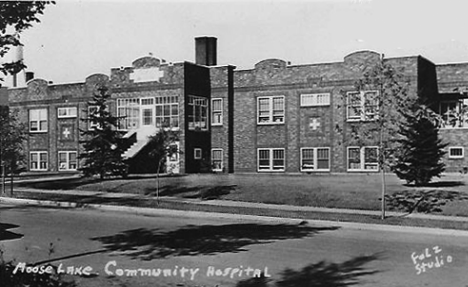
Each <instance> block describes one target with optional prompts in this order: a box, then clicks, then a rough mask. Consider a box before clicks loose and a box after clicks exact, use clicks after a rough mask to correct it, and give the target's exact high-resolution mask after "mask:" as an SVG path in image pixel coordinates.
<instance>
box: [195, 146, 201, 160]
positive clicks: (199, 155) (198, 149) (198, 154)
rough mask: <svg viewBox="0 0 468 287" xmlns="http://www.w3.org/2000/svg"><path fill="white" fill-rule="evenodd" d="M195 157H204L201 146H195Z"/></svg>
mask: <svg viewBox="0 0 468 287" xmlns="http://www.w3.org/2000/svg"><path fill="white" fill-rule="evenodd" d="M193 158H194V159H202V149H201V148H194V149H193Z"/></svg>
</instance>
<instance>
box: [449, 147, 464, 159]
mask: <svg viewBox="0 0 468 287" xmlns="http://www.w3.org/2000/svg"><path fill="white" fill-rule="evenodd" d="M464 157H465V149H464V148H463V147H458V146H457V147H449V158H450V159H457V158H464Z"/></svg>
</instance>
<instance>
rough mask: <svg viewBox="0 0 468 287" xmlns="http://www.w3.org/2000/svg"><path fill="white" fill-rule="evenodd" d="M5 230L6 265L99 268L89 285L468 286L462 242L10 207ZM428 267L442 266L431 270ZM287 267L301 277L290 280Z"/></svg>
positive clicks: (467, 242)
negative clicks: (260, 276)
mask: <svg viewBox="0 0 468 287" xmlns="http://www.w3.org/2000/svg"><path fill="white" fill-rule="evenodd" d="M2 226H3V228H9V229H7V232H5V231H4V232H2V230H1V229H0V236H3V238H7V239H8V240H2V241H0V245H1V246H2V249H3V251H4V257H5V258H6V259H15V260H16V262H28V263H37V262H44V261H49V260H54V259H59V260H56V261H52V263H53V264H54V265H56V266H58V265H59V264H60V263H61V264H62V268H63V269H64V270H66V268H67V267H69V268H70V267H75V271H77V269H78V270H80V269H79V268H80V267H82V269H81V272H83V270H85V268H86V267H87V266H89V267H88V268H87V269H86V270H87V271H89V273H92V274H94V276H91V277H85V276H73V278H74V279H75V280H76V281H77V282H78V283H79V286H100V287H105V286H152V287H154V286H216V285H219V286H235V285H236V283H237V282H239V281H241V280H245V279H248V278H250V277H252V275H253V273H254V272H255V270H254V271H252V270H250V269H248V267H250V268H252V269H258V272H259V271H262V272H265V268H267V275H271V278H269V279H271V280H273V281H277V280H286V281H289V282H296V283H291V284H292V285H289V286H301V285H299V284H298V283H297V281H294V280H298V279H297V278H307V280H308V281H309V282H315V283H316V285H313V284H312V283H309V284H307V285H304V286H338V283H342V282H345V283H348V284H349V283H352V282H353V281H356V282H359V284H358V285H357V286H438V287H439V286H468V272H467V271H468V237H462V236H447V235H423V234H415V233H403V232H395V231H365V230H358V229H350V228H337V227H335V226H333V225H328V226H323V225H317V224H314V223H313V222H311V223H309V224H304V225H300V224H298V221H297V220H295V221H291V223H289V224H285V223H284V222H283V223H278V222H265V221H253V220H249V221H239V220H226V219H219V218H212V217H210V218H204V219H200V218H184V217H174V216H164V217H161V216H137V215H132V214H126V213H115V212H100V211H95V210H89V209H57V208H39V207H23V206H7V205H0V228H2ZM15 226H17V227H15ZM12 234H15V235H16V237H18V236H20V235H22V237H21V238H16V239H14V238H15V237H14V236H12ZM0 239H1V237H0ZM412 255H413V257H414V260H413V259H412ZM428 255H429V256H430V257H429V256H428ZM418 256H419V257H420V258H422V257H423V256H424V257H425V258H424V259H422V260H420V259H419V258H416V257H418ZM436 257H437V260H436ZM60 258H62V259H60ZM442 260H443V263H442ZM449 261H450V262H449ZM415 263H416V264H419V265H416V264H415ZM422 263H427V264H430V265H431V266H432V268H429V267H426V268H425V269H426V270H425V272H423V268H422ZM431 263H432V264H431ZM106 266H107V268H106ZM306 266H308V268H305V269H304V267H306ZM435 266H438V267H435ZM228 268H229V269H228ZM286 268H289V269H292V270H293V271H294V272H291V273H290V276H289V277H287V278H286V277H285V276H284V275H283V271H284V270H285V269H286ZM91 269H92V270H91ZM158 269H166V270H165V271H166V273H165V274H164V271H163V270H161V274H159V275H158V273H157V271H158ZM218 269H219V271H218V272H217V273H216V271H215V270H218ZM120 270H122V271H120ZM125 270H129V271H128V272H130V273H128V275H129V276H126V275H127V274H126V273H125V272H127V271H125ZM169 270H170V271H171V272H170V273H171V276H164V275H169ZM133 271H135V272H136V276H130V275H135V273H133V274H132V272H133ZM147 271H150V272H153V271H154V273H151V275H150V276H148V274H147V273H146V272H147ZM120 272H124V274H123V276H119V274H120ZM241 272H242V274H241ZM182 273H183V274H184V276H182ZM247 273H249V276H247ZM418 273H420V274H418ZM216 274H218V275H219V276H216ZM225 274H226V276H224V275H225ZM157 275H158V276H157ZM192 278H193V280H192ZM299 280H303V279H299ZM317 282H327V283H324V284H322V285H319V284H318V283H317ZM177 284H178V285H177ZM252 286H259V285H258V283H257V285H252ZM339 286H344V285H339Z"/></svg>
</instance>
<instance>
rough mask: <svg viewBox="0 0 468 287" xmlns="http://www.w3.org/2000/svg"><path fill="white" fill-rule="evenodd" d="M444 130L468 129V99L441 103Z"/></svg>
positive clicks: (440, 109)
mask: <svg viewBox="0 0 468 287" xmlns="http://www.w3.org/2000/svg"><path fill="white" fill-rule="evenodd" d="M439 114H440V115H441V116H442V120H443V123H442V128H446V129H451V128H468V99H462V100H456V101H443V102H440V103H439Z"/></svg>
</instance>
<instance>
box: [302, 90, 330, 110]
mask: <svg viewBox="0 0 468 287" xmlns="http://www.w3.org/2000/svg"><path fill="white" fill-rule="evenodd" d="M329 105H330V93H320V94H302V95H301V107H319V106H329Z"/></svg>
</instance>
